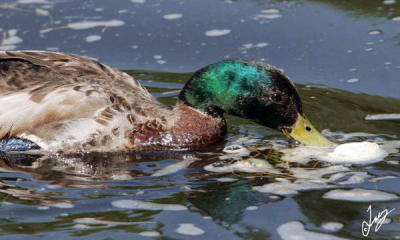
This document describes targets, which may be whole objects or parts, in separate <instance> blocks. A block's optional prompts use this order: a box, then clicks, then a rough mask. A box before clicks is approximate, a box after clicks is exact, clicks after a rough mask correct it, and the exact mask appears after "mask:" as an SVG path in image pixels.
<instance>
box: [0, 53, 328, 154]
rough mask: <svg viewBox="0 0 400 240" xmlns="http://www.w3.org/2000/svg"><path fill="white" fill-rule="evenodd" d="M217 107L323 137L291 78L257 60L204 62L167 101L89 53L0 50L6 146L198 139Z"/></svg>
mask: <svg viewBox="0 0 400 240" xmlns="http://www.w3.org/2000/svg"><path fill="white" fill-rule="evenodd" d="M224 113H226V114H232V115H235V116H239V117H242V118H246V119H249V120H251V121H254V122H256V123H259V124H261V125H264V126H266V127H269V128H274V129H278V130H281V131H282V132H283V133H284V134H285V135H286V136H288V137H290V138H293V139H296V140H298V141H300V142H301V143H304V144H312V145H328V144H330V142H329V141H328V140H326V139H325V138H324V137H323V136H322V135H320V134H319V133H318V131H317V130H316V129H315V128H314V127H313V126H312V125H311V123H310V122H309V121H308V120H307V119H306V118H305V116H304V113H303V110H302V104H301V100H300V97H299V95H298V93H297V91H296V88H295V86H294V84H293V83H292V82H291V80H289V78H288V77H286V76H285V75H284V74H283V73H282V72H281V71H280V70H278V69H277V68H276V67H273V66H271V65H268V64H265V63H262V62H255V61H244V60H223V61H220V62H217V63H214V64H211V65H208V66H206V67H204V68H202V69H200V70H198V71H197V72H195V73H194V75H193V76H192V77H191V78H190V79H189V81H188V82H187V83H186V85H185V86H184V88H183V89H182V91H181V92H180V94H179V97H178V100H177V103H176V105H175V107H174V108H169V107H167V106H165V105H163V104H162V103H160V102H158V101H157V99H156V98H154V97H153V96H152V95H151V94H150V93H149V92H148V91H147V90H146V89H145V88H144V87H143V86H141V85H140V84H139V82H138V81H136V80H135V79H134V78H133V77H131V76H130V75H128V74H126V73H124V72H122V71H119V70H117V69H114V68H112V67H109V66H107V65H105V64H102V63H100V62H98V61H95V60H92V59H89V58H85V57H79V56H74V55H69V54H65V53H58V52H46V51H6V52H0V139H1V140H0V147H2V148H3V151H4V149H6V150H18V151H22V150H31V149H41V150H43V151H55V152H65V151H67V152H68V151H147V150H152V151H153V150H161V149H163V150H165V149H190V148H196V147H200V146H203V145H207V144H212V143H215V142H217V141H219V140H221V139H223V137H224V135H225V133H226V122H225V120H224ZM0 150H1V149H0Z"/></svg>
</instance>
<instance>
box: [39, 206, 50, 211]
mask: <svg viewBox="0 0 400 240" xmlns="http://www.w3.org/2000/svg"><path fill="white" fill-rule="evenodd" d="M49 208H50V207H49V206H39V207H37V209H38V210H48V209H49Z"/></svg>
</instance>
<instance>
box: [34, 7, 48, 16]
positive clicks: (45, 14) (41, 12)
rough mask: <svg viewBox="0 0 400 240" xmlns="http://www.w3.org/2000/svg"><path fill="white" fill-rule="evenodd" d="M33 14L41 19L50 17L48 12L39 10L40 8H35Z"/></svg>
mask: <svg viewBox="0 0 400 240" xmlns="http://www.w3.org/2000/svg"><path fill="white" fill-rule="evenodd" d="M35 13H36V15H38V16H42V17H46V16H49V15H50V13H49V11H47V10H46V9H41V8H36V9H35Z"/></svg>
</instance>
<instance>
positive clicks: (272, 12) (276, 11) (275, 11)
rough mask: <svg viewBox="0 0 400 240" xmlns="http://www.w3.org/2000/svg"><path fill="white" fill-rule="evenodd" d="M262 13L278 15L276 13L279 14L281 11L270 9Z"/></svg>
mask: <svg viewBox="0 0 400 240" xmlns="http://www.w3.org/2000/svg"><path fill="white" fill-rule="evenodd" d="M261 12H262V13H268V14H276V13H279V12H280V11H279V9H276V8H270V9H264V10H261Z"/></svg>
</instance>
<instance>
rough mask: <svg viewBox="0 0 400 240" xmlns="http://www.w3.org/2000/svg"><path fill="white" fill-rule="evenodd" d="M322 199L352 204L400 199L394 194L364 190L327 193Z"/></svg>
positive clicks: (340, 190) (337, 190) (355, 189)
mask: <svg viewBox="0 0 400 240" xmlns="http://www.w3.org/2000/svg"><path fill="white" fill-rule="evenodd" d="M322 198H326V199H333V200H342V201H350V202H374V201H391V200H397V199H399V197H398V196H397V195H395V194H392V193H387V192H383V191H378V190H370V189H362V188H354V189H348V190H346V189H336V190H331V191H329V192H327V193H325V194H324V195H323V196H322Z"/></svg>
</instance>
